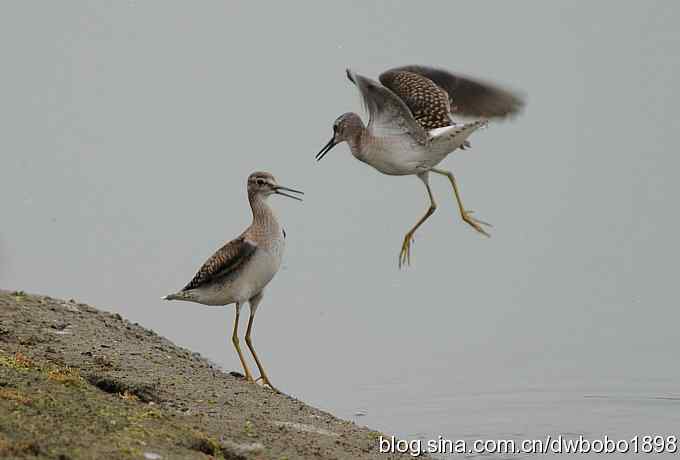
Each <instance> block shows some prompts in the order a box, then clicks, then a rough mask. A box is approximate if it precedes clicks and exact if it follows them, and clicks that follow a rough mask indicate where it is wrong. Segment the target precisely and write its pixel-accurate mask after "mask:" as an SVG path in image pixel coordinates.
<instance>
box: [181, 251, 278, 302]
mask: <svg viewBox="0 0 680 460" xmlns="http://www.w3.org/2000/svg"><path fill="white" fill-rule="evenodd" d="M282 256H283V243H282V242H281V243H279V242H274V243H273V244H272V245H271V247H270V248H267V249H263V248H258V249H257V250H256V251H255V253H254V254H253V256H252V258H250V259H249V260H248V261H247V262H246V263H245V264H244V265H243V266H242V267H241V268H240V269H239V270H238V271H237V272H236V273H234V274H233V275H230V276H228V277H227V278H225V279H223V280H220V281H217V282H215V283H213V284H211V285H209V286H206V287H204V288H202V289H197V290H195V291H194V293H195V294H194V295H195V299H194V301H196V302H198V303H201V304H204V305H229V304H232V303H244V302H247V301H248V300H250V299H251V298H253V297H255V296H256V295H257V294H259V293H260V292H262V290H263V289H264V288H265V286H267V284H269V282H270V281H271V280H272V279H273V278H274V275H276V272H277V271H278V270H279V268H280V267H281V259H282Z"/></svg>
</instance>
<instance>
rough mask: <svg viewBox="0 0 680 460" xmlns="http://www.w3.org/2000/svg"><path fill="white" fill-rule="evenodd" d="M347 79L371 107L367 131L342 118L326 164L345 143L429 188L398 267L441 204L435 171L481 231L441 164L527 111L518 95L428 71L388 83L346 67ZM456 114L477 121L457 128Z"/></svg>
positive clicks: (400, 71)
mask: <svg viewBox="0 0 680 460" xmlns="http://www.w3.org/2000/svg"><path fill="white" fill-rule="evenodd" d="M347 77H348V78H349V80H350V81H351V82H352V83H354V85H355V86H356V87H357V88H358V89H359V92H360V93H361V97H362V100H363V102H364V106H365V107H366V108H367V109H368V113H369V121H368V126H364V123H363V122H362V121H361V118H360V117H359V115H357V114H356V113H352V112H349V113H345V114H343V115H340V117H338V118H337V119H336V120H335V122H334V123H333V137H332V138H331V140H330V141H328V143H327V144H326V145H325V146H324V147H323V149H321V151H320V152H319V153H318V154H317V155H316V159H317V161H318V160H321V159H322V158H323V157H324V156H325V155H326V153H328V151H330V150H331V149H332V148H333V147H335V146H336V145H338V144H340V143H342V142H347V143H348V144H349V147H350V150H351V151H352V155H354V157H355V158H356V159H358V160H360V161H363V162H364V163H368V164H369V165H371V166H373V167H374V168H375V169H377V170H378V171H380V172H381V173H383V174H388V175H391V176H406V175H416V176H417V177H418V178H419V179H420V180H421V181H423V183H424V184H425V188H426V189H427V194H428V196H429V198H430V207H429V208H428V210H427V211H426V212H425V215H424V216H423V217H422V218H421V219H420V220H418V222H417V223H416V224H415V225H414V226H413V228H411V230H409V231H408V232H407V233H406V235H405V236H404V241H403V243H402V245H401V252H400V253H399V267H401V266H402V265H404V264H406V263H409V264H410V262H411V242H412V240H413V235H414V233H415V231H416V230H417V229H418V227H420V225H422V223H423V222H425V220H427V218H428V217H430V216H431V215H432V214H433V213H434V211H435V209H437V204H436V203H435V200H434V196H433V195H432V190H430V184H429V173H430V171H431V172H433V173H437V174H441V175H444V176H447V177H448V179H449V181H450V182H451V186H452V187H453V191H454V193H455V196H456V200H457V202H458V208H459V210H460V215H461V217H462V218H463V220H464V221H465V222H467V223H468V224H469V225H471V226H472V227H473V228H474V229H475V230H477V231H478V232H479V233H481V234H483V235H486V236H489V234H488V233H487V232H486V230H484V228H482V225H486V226H489V224H488V223H486V222H483V221H481V220H477V219H475V218H474V217H472V216H471V214H472V212H473V211H468V210H466V209H465V208H464V207H463V202H462V201H461V198H460V192H459V190H458V185H457V184H456V179H455V177H454V176H453V173H451V171H446V170H443V169H437V168H436V166H437V165H438V164H439V163H440V162H441V161H442V160H443V159H444V158H446V156H447V155H448V154H449V153H451V152H453V151H454V150H456V149H458V148H465V147H469V145H470V144H469V143H468V141H467V138H468V137H469V136H470V134H472V133H473V132H474V131H476V130H477V129H479V128H480V127H482V126H485V125H486V124H487V120H488V119H491V118H505V117H507V116H509V115H513V114H516V113H517V112H519V110H520V109H521V108H522V106H523V105H524V102H523V100H522V99H521V98H520V97H519V96H518V95H516V94H513V93H512V92H510V91H508V90H505V89H502V88H499V87H497V86H495V85H492V84H489V83H484V82H481V81H478V80H473V79H471V78H468V77H463V76H460V75H454V74H452V73H450V72H447V71H446V70H440V69H435V68H431V67H425V66H406V67H399V68H395V69H391V70H388V71H386V72H384V73H382V74H381V75H380V82H381V83H382V85H381V84H380V83H378V82H376V81H374V80H371V79H369V78H366V77H363V76H361V75H358V74H355V73H353V72H352V71H351V70H350V69H347ZM454 116H470V117H478V118H481V120H478V121H473V122H470V123H456V122H455V121H454V120H453V117H454Z"/></svg>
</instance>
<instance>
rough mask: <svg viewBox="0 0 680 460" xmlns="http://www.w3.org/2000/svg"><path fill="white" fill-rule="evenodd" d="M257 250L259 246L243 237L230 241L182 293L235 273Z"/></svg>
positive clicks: (206, 263) (200, 270) (207, 262)
mask: <svg viewBox="0 0 680 460" xmlns="http://www.w3.org/2000/svg"><path fill="white" fill-rule="evenodd" d="M256 249H257V246H256V245H255V244H254V243H253V242H251V241H249V240H247V239H246V238H245V236H243V235H242V236H239V237H238V238H236V239H234V240H231V241H229V242H228V243H227V244H225V245H224V246H222V247H221V248H220V249H218V250H217V252H215V254H213V255H212V256H211V257H210V258H209V259H208V260H206V262H205V263H204V264H203V266H201V268H200V269H199V270H198V273H196V275H195V276H194V278H193V279H192V280H191V281H189V284H187V285H186V287H185V288H184V289H182V291H188V290H189V289H196V288H197V287H201V286H203V285H206V284H209V283H211V282H212V281H215V280H216V279H217V278H221V277H223V276H225V275H228V274H229V273H232V272H234V271H235V270H237V269H238V268H239V267H240V266H241V265H243V264H244V263H245V262H246V261H247V260H248V259H250V257H252V255H253V253H254V252H255V250H256Z"/></svg>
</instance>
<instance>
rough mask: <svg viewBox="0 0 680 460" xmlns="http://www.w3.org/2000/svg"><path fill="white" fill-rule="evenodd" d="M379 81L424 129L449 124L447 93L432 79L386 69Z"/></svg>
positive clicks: (449, 111)
mask: <svg viewBox="0 0 680 460" xmlns="http://www.w3.org/2000/svg"><path fill="white" fill-rule="evenodd" d="M380 82H381V83H382V84H383V85H385V86H386V87H387V88H389V89H391V90H392V91H393V92H394V93H395V94H396V95H397V96H399V98H401V100H402V101H404V103H405V104H406V106H407V107H408V108H409V110H410V111H411V113H412V114H413V118H415V119H416V121H417V122H418V123H419V124H420V126H422V127H423V128H424V129H426V130H430V129H435V128H443V127H445V126H451V116H450V113H451V106H450V105H449V95H448V94H447V93H446V91H444V90H443V89H441V88H440V87H439V86H437V85H436V84H435V83H434V82H433V81H432V80H430V79H428V78H425V77H422V76H420V75H418V74H415V73H413V72H406V71H399V72H394V71H388V72H385V73H383V74H381V75H380Z"/></svg>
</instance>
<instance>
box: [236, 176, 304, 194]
mask: <svg viewBox="0 0 680 460" xmlns="http://www.w3.org/2000/svg"><path fill="white" fill-rule="evenodd" d="M285 192H291V193H298V194H300V195H304V193H303V192H301V191H299V190H295V189H292V188H288V187H284V186H283V185H279V184H278V183H277V182H276V178H274V176H272V175H271V174H270V173H268V172H261V171H258V172H254V173H252V174H251V175H250V176H248V195H260V196H262V197H264V198H266V197H268V196H269V195H272V194H277V195H283V196H287V197H288V198H293V199H294V200H299V201H302V198H300V197H297V196H294V195H289V194H288V193H285Z"/></svg>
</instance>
